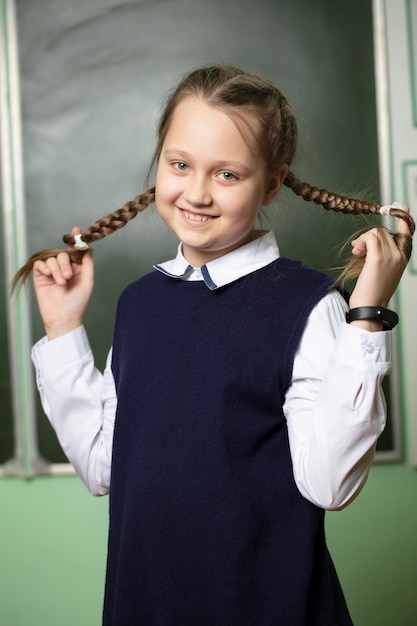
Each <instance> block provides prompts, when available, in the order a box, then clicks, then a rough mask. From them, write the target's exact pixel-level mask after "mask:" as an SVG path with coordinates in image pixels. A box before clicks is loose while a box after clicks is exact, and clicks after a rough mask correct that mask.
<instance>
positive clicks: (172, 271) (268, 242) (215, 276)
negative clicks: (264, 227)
mask: <svg viewBox="0 0 417 626" xmlns="http://www.w3.org/2000/svg"><path fill="white" fill-rule="evenodd" d="M181 247H182V244H181V243H180V244H179V246H178V251H177V256H176V257H175V259H171V260H170V261H165V263H160V264H158V265H154V268H155V269H156V270H158V271H159V272H162V273H163V274H166V276H170V277H171V278H178V279H181V280H204V282H205V284H206V285H207V287H208V288H209V289H212V290H214V289H218V288H219V287H224V286H225V285H228V284H230V283H232V282H234V281H235V280H238V279H239V278H243V276H247V275H248V274H251V273H252V272H255V271H256V270H259V269H261V268H262V267H265V266H266V265H269V263H272V261H275V260H276V259H277V258H278V257H279V250H278V245H277V242H276V239H275V235H274V233H273V232H272V231H269V232H267V233H263V234H261V235H260V236H259V237H258V238H257V239H254V240H253V241H250V242H249V243H246V244H245V245H243V246H240V248H236V250H232V252H229V253H228V254H225V255H223V256H221V257H218V258H217V259H214V260H213V261H209V262H208V263H206V264H205V265H203V266H202V267H201V268H195V267H193V266H192V265H190V264H189V263H188V261H186V259H185V258H184V256H183V254H182V250H181Z"/></svg>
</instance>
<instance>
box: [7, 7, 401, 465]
mask: <svg viewBox="0 0 417 626" xmlns="http://www.w3.org/2000/svg"><path fill="white" fill-rule="evenodd" d="M16 9H17V20H18V37H19V56H20V78H21V93H22V118H23V146H24V169H25V198H26V209H27V236H28V245H29V249H30V252H33V251H35V250H38V249H41V248H44V247H51V246H56V245H59V244H60V240H61V236H62V235H63V234H64V233H66V232H69V231H70V229H71V227H72V226H73V225H80V226H81V227H82V228H83V227H87V226H88V225H89V224H90V223H92V222H93V221H95V220H96V219H97V218H98V217H100V216H102V215H104V214H106V213H109V212H110V211H112V210H113V209H116V208H119V207H120V206H121V205H123V204H124V202H125V201H126V200H128V199H130V198H132V197H133V196H135V195H136V194H137V193H138V192H140V191H142V189H143V188H144V184H145V183H144V177H145V173H146V171H147V168H148V163H149V160H150V157H151V154H152V152H153V149H154V144H155V126H156V123H157V119H158V114H159V111H160V108H161V105H162V102H163V97H164V94H166V92H167V91H168V90H169V89H170V88H172V87H173V86H174V85H175V83H176V82H177V80H178V78H179V77H180V76H181V75H182V74H183V73H185V72H187V71H189V70H190V69H191V68H193V67H196V66H198V65H201V64H206V63H209V62H214V61H220V60H223V61H227V62H231V63H234V64H236V65H240V66H242V67H244V68H246V69H248V70H252V71H255V72H260V73H262V74H265V75H267V76H269V77H270V78H272V79H273V80H274V81H276V82H277V83H278V84H279V85H280V86H281V88H282V89H283V91H284V93H286V95H287V96H288V98H289V100H290V102H291V104H292V106H293V109H294V111H295V114H296V116H297V118H298V120H299V133H300V143H299V150H298V155H297V159H296V162H295V164H294V167H293V169H294V171H295V172H296V173H297V174H298V175H299V176H300V177H301V178H303V179H305V180H308V181H309V182H311V183H314V184H316V185H318V186H321V187H325V188H328V189H332V190H335V191H338V192H342V193H347V194H353V195H355V194H356V195H359V196H363V195H365V196H366V197H368V198H369V199H374V200H377V199H378V187H379V180H378V154H377V129H376V114H375V109H376V107H375V95H374V70H373V43H372V7H371V0H320V1H316V2H310V0H292V1H291V2H287V1H286V0H258V1H257V2H256V3H255V2H249V1H246V0H228V2H224V0H170V1H154V2H148V1H144V0H143V1H140V0H139V1H131V2H127V3H126V2H124V1H123V0H106V1H103V0H65V1H64V0H58V1H57V0H37V1H32V0H31V1H30V2H29V1H28V0H17V1H16ZM263 224H264V226H266V227H271V228H273V229H274V230H275V232H276V234H277V237H278V241H279V244H280V249H281V253H282V254H284V255H286V256H291V257H294V258H298V259H301V260H302V261H304V262H306V263H308V264H310V265H313V266H315V267H317V268H319V269H325V270H329V271H331V269H330V268H333V267H334V266H336V265H339V264H340V259H339V258H338V254H337V251H338V249H339V248H340V245H341V243H342V242H344V241H345V240H346V239H347V238H348V237H349V235H350V234H351V233H352V232H353V231H355V230H356V229H357V228H358V227H360V226H362V225H363V222H362V220H361V219H355V218H351V217H345V216H341V215H336V214H328V213H326V212H324V211H323V210H322V209H321V208H320V207H316V206H315V205H313V204H312V203H304V202H303V201H301V200H299V199H297V198H296V197H295V196H294V195H293V194H292V193H291V192H289V191H288V190H286V189H284V190H283V191H282V192H280V195H279V200H278V203H277V206H276V207H273V208H268V211H266V212H265V214H264V217H263ZM176 245H177V242H176V241H175V239H174V238H173V236H171V235H170V234H169V233H168V232H167V230H166V228H165V227H164V226H163V225H162V223H161V222H160V220H159V217H158V216H157V214H156V211H155V209H150V210H147V212H145V213H144V214H142V215H140V216H139V217H138V218H137V219H136V221H135V223H134V224H132V225H129V227H128V228H126V229H125V230H122V231H120V232H119V233H117V234H115V235H114V236H112V237H110V238H108V239H106V240H105V241H104V242H102V243H100V244H98V245H96V247H95V252H94V255H95V259H96V263H97V280H96V289H95V294H94V297H93V301H92V303H91V307H90V309H89V312H88V315H87V319H86V326H87V329H88V333H89V336H90V340H91V343H92V346H93V350H94V352H95V355H96V359H97V364H98V365H99V366H100V367H102V366H103V364H104V361H105V356H106V353H107V350H108V348H109V346H110V343H111V337H112V325H113V318H114V311H115V306H116V302H117V298H118V295H119V294H120V292H121V290H122V289H123V287H124V286H125V285H126V284H128V283H129V282H131V281H132V280H134V279H135V278H137V277H138V276H140V275H142V274H143V273H145V272H148V271H150V269H151V267H152V263H155V262H159V261H163V260H166V259H167V258H170V257H171V256H172V255H173V254H174V253H175V249H176ZM33 334H34V336H35V338H38V337H40V336H41V335H42V328H41V324H40V321H39V317H38V315H37V313H36V307H35V305H33ZM0 358H1V359H3V361H2V364H1V368H2V369H1V371H2V372H3V370H4V368H5V361H4V358H5V356H4V353H3V354H2V355H1V357H0ZM2 393H3V394H4V389H3V388H2ZM2 402H3V399H2ZM38 428H39V440H40V441H39V445H40V451H41V453H42V454H43V455H44V456H45V457H46V458H47V459H49V460H50V461H53V462H59V461H63V460H65V459H64V457H63V454H62V452H61V450H60V448H59V445H58V444H57V442H56V440H55V436H54V434H53V432H52V429H51V428H50V426H49V424H48V422H47V420H46V418H45V417H44V415H43V413H42V411H41V409H40V407H38ZM389 445H390V444H389V443H388V448H389Z"/></svg>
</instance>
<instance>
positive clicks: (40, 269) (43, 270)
mask: <svg viewBox="0 0 417 626" xmlns="http://www.w3.org/2000/svg"><path fill="white" fill-rule="evenodd" d="M33 271H34V273H36V274H40V275H42V276H51V275H52V272H51V270H50V268H49V267H48V266H47V264H46V263H45V261H35V263H34V264H33Z"/></svg>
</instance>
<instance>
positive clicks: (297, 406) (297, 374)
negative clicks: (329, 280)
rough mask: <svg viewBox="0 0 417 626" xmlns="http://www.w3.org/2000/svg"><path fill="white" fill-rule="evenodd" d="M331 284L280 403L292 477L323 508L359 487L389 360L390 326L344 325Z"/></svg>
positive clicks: (379, 422)
mask: <svg viewBox="0 0 417 626" xmlns="http://www.w3.org/2000/svg"><path fill="white" fill-rule="evenodd" d="M347 308H348V307H347V304H346V302H345V300H344V299H343V297H342V296H341V295H340V294H339V293H338V292H336V291H332V292H330V293H329V294H328V295H327V296H326V297H325V298H323V299H322V300H321V301H320V302H319V303H318V305H317V306H316V307H315V308H314V309H313V311H312V313H311V315H310V317H309V319H308V322H307V325H306V328H305V330H304V333H303V336H302V339H301V342H300V345H299V347H298V350H297V353H296V356H295V361H294V369H293V378H292V382H291V386H290V388H289V390H288V392H287V395H286V400H285V403H284V413H285V417H286V419H287V425H288V434H289V443H290V450H291V457H292V463H293V471H294V477H295V481H296V484H297V486H298V489H299V490H300V492H301V493H302V495H303V496H304V497H305V498H307V499H308V500H310V501H311V502H313V503H314V504H316V505H317V506H319V507H321V508H324V509H340V508H343V507H344V506H346V505H347V504H349V502H350V501H351V500H353V498H355V497H356V495H357V494H358V493H359V491H360V490H361V489H362V487H363V485H364V484H365V481H366V479H367V476H368V472H369V469H370V466H371V464H372V461H373V459H374V454H375V448H376V442H377V439H378V437H379V436H380V435H381V433H382V431H383V430H384V427H385V423H386V404H385V399H384V396H383V392H382V389H381V382H382V380H383V378H384V376H385V375H386V374H387V373H388V372H389V370H390V366H391V362H390V361H391V337H390V335H391V333H389V332H384V331H381V332H368V331H365V330H362V329H360V328H358V327H355V326H352V325H349V324H346V321H345V313H346V311H347Z"/></svg>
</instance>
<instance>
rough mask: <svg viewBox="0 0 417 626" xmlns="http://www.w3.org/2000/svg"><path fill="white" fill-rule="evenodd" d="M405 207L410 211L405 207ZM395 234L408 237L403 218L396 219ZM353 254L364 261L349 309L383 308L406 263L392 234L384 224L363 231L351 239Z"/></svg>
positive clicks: (408, 232)
mask: <svg viewBox="0 0 417 626" xmlns="http://www.w3.org/2000/svg"><path fill="white" fill-rule="evenodd" d="M404 210H406V211H409V209H408V207H404ZM398 233H402V234H404V235H408V236H410V230H409V228H408V225H407V224H406V222H405V221H404V220H402V219H399V220H398ZM352 254H354V255H355V256H357V257H360V256H364V257H365V263H364V266H363V268H362V271H361V273H360V275H359V277H358V280H357V282H356V285H355V288H354V290H353V292H352V295H351V296H350V300H349V306H350V308H351V309H353V308H356V307H360V306H383V307H386V306H387V305H388V302H389V301H390V299H391V297H392V295H393V294H394V292H395V290H396V288H397V286H398V283H399V282H400V278H401V276H402V274H403V272H404V270H405V268H406V266H407V263H408V259H407V257H406V255H405V254H404V253H403V252H401V250H399V248H398V246H397V244H396V243H395V241H394V237H393V235H392V233H391V232H390V231H389V230H387V229H386V228H383V227H379V228H373V229H372V230H369V231H367V232H365V233H363V234H362V235H360V237H358V238H357V239H355V240H354V241H352Z"/></svg>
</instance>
